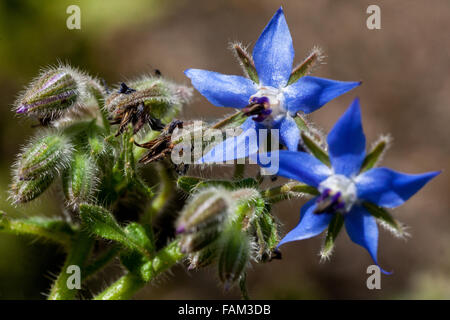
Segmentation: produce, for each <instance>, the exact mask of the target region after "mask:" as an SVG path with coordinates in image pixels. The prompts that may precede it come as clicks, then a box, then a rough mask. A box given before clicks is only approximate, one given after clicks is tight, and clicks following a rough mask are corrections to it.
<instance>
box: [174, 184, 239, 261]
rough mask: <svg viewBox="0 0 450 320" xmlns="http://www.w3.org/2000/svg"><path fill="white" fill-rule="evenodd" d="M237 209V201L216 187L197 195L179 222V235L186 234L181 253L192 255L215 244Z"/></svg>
mask: <svg viewBox="0 0 450 320" xmlns="http://www.w3.org/2000/svg"><path fill="white" fill-rule="evenodd" d="M233 208H234V202H233V199H232V198H231V196H230V193H229V191H227V190H225V189H221V188H215V187H212V188H207V189H205V190H202V191H200V192H198V193H197V194H194V195H193V196H192V197H191V199H190V201H189V202H188V203H187V204H186V205H185V207H184V209H183V211H182V212H181V213H180V216H179V218H178V220H177V221H176V232H177V234H180V235H182V237H181V240H180V248H181V251H182V252H186V253H192V252H195V251H198V250H200V249H202V248H204V247H206V246H208V245H210V244H211V243H212V242H214V241H215V240H216V239H217V238H218V237H219V235H220V234H221V232H222V230H223V227H224V225H225V221H226V220H227V219H228V217H229V216H230V213H232V212H233Z"/></svg>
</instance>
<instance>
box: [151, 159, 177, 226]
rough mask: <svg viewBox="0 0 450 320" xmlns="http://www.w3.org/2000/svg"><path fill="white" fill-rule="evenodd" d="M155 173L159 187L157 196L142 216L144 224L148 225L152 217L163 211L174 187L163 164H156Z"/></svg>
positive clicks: (174, 184)
mask: <svg viewBox="0 0 450 320" xmlns="http://www.w3.org/2000/svg"><path fill="white" fill-rule="evenodd" d="M157 171H158V175H159V181H160V183H161V185H160V189H159V192H158V195H157V196H156V197H155V198H154V199H153V201H152V202H151V204H150V206H149V208H148V209H147V210H146V212H145V214H144V216H143V219H144V221H143V222H144V223H150V222H151V221H152V219H153V217H154V216H155V215H156V214H157V213H158V212H160V211H161V210H162V209H163V207H164V206H165V205H166V203H167V201H168V200H169V198H170V197H171V196H172V195H173V192H174V190H175V187H176V182H175V180H174V179H173V177H172V175H171V174H170V172H169V169H168V168H167V167H166V166H165V165H164V164H160V163H158V170H157Z"/></svg>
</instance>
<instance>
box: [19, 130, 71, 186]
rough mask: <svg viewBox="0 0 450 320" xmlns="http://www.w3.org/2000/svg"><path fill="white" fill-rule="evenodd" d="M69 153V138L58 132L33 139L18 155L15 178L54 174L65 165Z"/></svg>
mask: <svg viewBox="0 0 450 320" xmlns="http://www.w3.org/2000/svg"><path fill="white" fill-rule="evenodd" d="M71 154H72V145H71V143H70V141H69V139H68V138H67V137H66V136H64V135H61V134H59V133H51V134H48V135H45V136H43V137H40V138H37V139H33V140H32V141H31V143H30V144H29V145H28V146H26V147H25V148H24V150H23V152H22V153H21V154H20V155H19V157H18V161H17V163H16V169H15V175H16V179H17V180H32V179H35V178H37V177H39V176H42V175H46V176H54V175H56V174H57V173H58V171H59V170H62V169H63V168H65V167H67V165H68V163H69V161H70V156H71Z"/></svg>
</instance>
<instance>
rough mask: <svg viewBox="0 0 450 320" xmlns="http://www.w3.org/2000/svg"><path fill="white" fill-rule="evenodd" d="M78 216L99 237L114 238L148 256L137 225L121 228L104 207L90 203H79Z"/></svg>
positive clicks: (148, 253)
mask: <svg viewBox="0 0 450 320" xmlns="http://www.w3.org/2000/svg"><path fill="white" fill-rule="evenodd" d="M80 216H81V219H82V220H83V221H84V223H85V225H86V227H87V228H88V230H89V231H90V232H92V233H94V234H96V235H97V236H99V237H102V238H105V239H109V240H114V241H117V242H119V243H120V244H122V245H123V246H124V247H126V248H128V249H131V250H136V251H138V252H139V253H140V254H142V255H143V256H145V257H147V258H150V256H151V254H150V252H149V251H148V249H147V242H145V241H143V240H142V235H141V234H139V232H141V231H139V230H138V228H137V227H135V226H134V225H133V226H132V227H129V228H128V229H127V228H125V229H123V228H121V227H120V226H119V224H118V223H117V221H116V219H114V217H113V215H112V214H111V213H110V212H109V211H108V210H106V209H104V208H102V207H100V206H95V205H90V204H81V205H80Z"/></svg>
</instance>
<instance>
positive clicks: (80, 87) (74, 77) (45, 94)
mask: <svg viewBox="0 0 450 320" xmlns="http://www.w3.org/2000/svg"><path fill="white" fill-rule="evenodd" d="M84 82H85V78H84V75H83V74H81V73H80V72H79V71H77V70H75V69H72V68H71V67H68V66H59V67H57V68H50V69H47V70H45V71H43V72H42V74H41V75H40V76H39V77H38V78H36V79H35V80H34V81H33V82H32V83H31V84H30V86H29V87H28V88H27V89H26V90H25V92H24V93H23V95H22V96H21V97H20V98H19V99H18V101H17V102H16V108H15V111H16V113H20V114H26V115H32V116H37V117H39V118H45V119H53V118H55V117H57V115H59V114H61V112H62V111H64V110H66V109H68V108H70V107H71V106H73V105H74V104H75V103H77V102H78V101H79V99H80V97H81V96H83V95H85V84H84Z"/></svg>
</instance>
